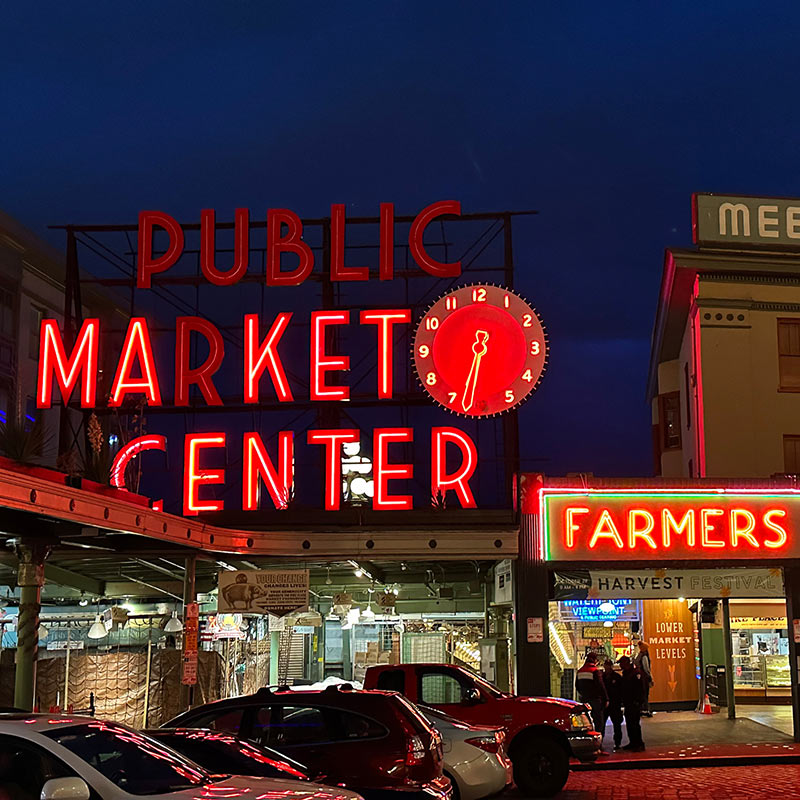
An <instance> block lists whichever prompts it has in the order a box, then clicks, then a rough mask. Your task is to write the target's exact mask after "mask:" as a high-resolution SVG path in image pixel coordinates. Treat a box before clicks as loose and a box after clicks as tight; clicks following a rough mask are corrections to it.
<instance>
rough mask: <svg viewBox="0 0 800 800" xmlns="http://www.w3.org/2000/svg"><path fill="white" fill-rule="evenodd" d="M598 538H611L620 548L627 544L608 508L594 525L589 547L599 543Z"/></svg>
mask: <svg viewBox="0 0 800 800" xmlns="http://www.w3.org/2000/svg"><path fill="white" fill-rule="evenodd" d="M598 539H611V540H612V541H613V542H614V544H615V545H616V546H617V547H618V548H619V549H620V550H622V549H623V548H624V547H625V545H624V544H623V543H622V537H621V536H620V535H619V531H618V530H617V526H616V525H615V524H614V520H613V519H611V513H610V512H609V510H608V509H607V508H606V509H604V510H603V513H602V514H601V515H600V519H599V520H597V525H595V527H594V533H593V534H592V538H591V540H590V541H589V547H590V548H594V547H595V545H597V540H598Z"/></svg>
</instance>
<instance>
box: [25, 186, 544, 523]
mask: <svg viewBox="0 0 800 800" xmlns="http://www.w3.org/2000/svg"><path fill="white" fill-rule="evenodd" d="M460 215H461V204H460V203H458V202H456V201H442V202H438V203H433V204H432V205H430V206H428V207H427V208H424V209H423V210H422V211H420V212H419V214H417V216H416V217H415V218H414V220H413V221H412V222H411V225H410V228H409V234H408V249H409V252H410V254H411V256H412V258H413V260H414V262H415V263H416V265H417V266H418V267H419V269H420V270H421V271H422V272H423V273H427V274H428V275H430V276H431V277H433V278H457V277H458V276H459V275H460V274H461V262H460V261H450V262H442V261H438V260H437V259H435V258H433V257H432V256H431V255H430V253H429V252H428V250H427V249H426V246H425V243H424V234H425V231H426V229H427V228H428V226H429V225H430V224H431V223H432V222H434V221H437V220H441V218H453V217H456V218H457V217H459V216H460ZM228 227H230V226H228ZM199 228H200V251H199V266H200V273H201V275H202V279H203V280H205V281H208V282H209V283H210V284H212V285H214V286H218V287H220V290H221V291H224V287H228V286H232V285H234V284H236V283H238V282H239V281H241V280H242V279H243V278H244V277H245V275H246V273H247V272H248V269H249V267H250V263H249V253H250V248H251V230H250V214H249V211H248V210H247V209H238V210H237V211H236V215H235V222H234V224H233V236H234V242H235V246H234V252H233V264H232V266H230V267H227V268H224V269H223V268H221V267H219V266H218V264H217V250H216V238H215V237H216V229H217V225H216V221H215V214H214V211H213V210H210V209H206V210H203V211H202V212H201V215H200V226H199ZM345 229H346V219H345V207H344V205H333V206H331V216H330V242H329V244H330V247H329V257H328V258H327V260H326V263H325V265H324V266H325V268H326V270H327V274H326V275H325V279H326V280H329V281H331V282H340V281H368V280H370V279H374V278H375V277H377V279H378V280H380V281H387V280H392V279H393V278H394V251H395V247H396V245H395V233H394V207H393V205H392V204H391V203H383V204H381V206H380V217H379V231H380V233H379V237H380V239H379V243H378V248H377V249H378V264H377V267H378V269H377V270H373V271H372V273H371V271H370V268H369V267H368V266H358V267H355V266H350V265H345ZM258 230H259V231H262V232H263V227H261V228H259V229H258ZM262 235H263V234H262ZM156 239H157V241H158V244H157V245H156V243H155V242H156ZM263 245H265V247H266V258H265V273H264V275H263V280H264V282H265V284H266V285H268V286H283V287H292V286H299V285H300V284H302V283H304V282H305V281H306V280H307V279H308V278H309V276H310V275H311V272H312V270H313V269H314V267H315V255H314V251H313V250H312V248H311V247H310V246H309V245H308V244H307V243H306V242H305V241H304V239H303V223H302V221H301V219H300V218H299V217H298V216H297V214H295V213H294V212H293V211H290V210H288V209H271V210H269V211H268V212H267V219H266V234H265V241H264V242H263ZM184 246H185V242H184V229H183V228H182V226H181V225H180V224H179V223H178V222H177V221H176V220H175V219H174V218H173V217H171V216H170V215H169V214H165V213H163V212H160V211H143V212H142V213H141V214H140V215H139V230H138V251H137V265H136V277H135V281H136V288H137V290H140V291H147V290H150V289H152V288H153V287H154V286H157V285H158V281H159V277H160V276H161V275H163V274H164V273H166V272H168V271H169V270H170V269H171V268H172V267H174V266H175V265H176V264H177V263H178V261H179V260H180V258H181V256H182V254H183V252H184ZM254 246H255V245H254ZM284 256H285V258H283V257H284ZM404 270H405V267H404ZM292 316H293V313H292V312H290V311H277V312H273V313H272V314H271V316H270V318H269V319H263V318H262V317H261V315H259V314H248V313H244V314H243V316H242V327H241V340H242V345H243V346H242V348H241V350H237V349H236V348H230V347H229V348H228V349H229V350H231V349H234V350H235V352H234V353H233V354H231V353H228V354H227V356H226V351H225V341H224V337H223V331H222V330H221V329H220V328H219V327H217V326H216V325H215V324H214V323H213V322H211V321H210V320H209V319H208V318H206V317H205V316H204V317H201V316H180V317H177V318H176V320H175V333H174V360H172V359H170V363H169V364H164V363H159V360H158V359H157V358H156V355H155V354H156V353H158V354H159V357H160V358H163V355H161V354H163V352H164V350H165V348H163V347H154V345H153V341H152V340H151V328H150V325H149V323H148V320H147V319H146V318H145V317H138V316H133V317H132V318H131V319H130V321H129V324H128V327H127V332H126V334H125V337H124V341H123V343H122V347H121V349H120V350H119V352H116V351H115V352H114V353H112V356H113V358H114V359H115V360H116V362H117V367H116V371H115V375H114V378H113V381H112V382H111V390H110V393H109V396H108V397H107V398H98V396H97V395H98V392H97V380H98V377H97V376H98V364H99V363H101V362H100V356H101V353H100V349H101V343H102V346H105V343H106V342H109V341H110V340H111V337H108V336H104V334H105V333H107V332H108V331H106V330H101V323H100V320H99V319H94V318H93V319H86V320H84V321H83V323H82V326H81V328H80V330H79V331H78V332H77V335H76V336H74V337H72V338H74V341H69V340H66V341H65V338H64V335H63V333H62V331H61V330H60V328H59V323H58V321H57V320H55V319H44V320H42V323H41V328H40V344H39V368H38V387H37V406H38V407H39V408H50V407H51V405H52V403H53V398H54V393H55V394H56V395H57V394H60V396H61V399H62V401H63V402H64V403H65V404H67V403H70V402H71V399H72V397H73V395H76V396H77V397H78V402H79V404H80V406H81V408H84V409H93V408H97V407H98V406H100V405H102V406H107V407H109V408H120V407H124V406H125V405H126V404H127V405H128V406H130V404H131V402H132V400H135V401H140V400H141V399H142V398H143V399H144V401H145V403H146V404H147V405H148V406H164V405H172V406H173V407H175V408H182V407H185V408H187V410H188V409H189V408H191V409H192V410H193V412H197V411H200V410H202V408H203V406H206V407H214V406H224V402H223V400H222V397H221V394H220V388H221V387H220V386H218V382H219V380H220V379H219V376H217V377H216V378H215V375H216V373H217V372H219V370H220V368H221V367H222V365H223V361H225V360H226V359H227V360H236V359H238V361H237V362H236V371H237V372H238V374H239V375H240V376H241V382H239V381H236V384H237V385H236V386H235V387H233V391H235V392H239V391H241V395H240V397H241V400H240V401H239V402H240V403H241V405H242V406H243V407H244V408H246V409H247V410H248V411H249V410H250V409H252V410H253V411H257V410H258V408H259V405H260V404H263V403H265V402H269V403H272V404H275V403H277V404H278V405H281V404H286V406H287V408H289V407H291V404H292V403H294V402H296V400H295V398H296V396H298V395H299V394H300V393H302V394H303V397H302V399H303V400H306V399H308V400H310V401H312V402H337V403H339V402H341V403H346V402H348V401H349V400H350V399H351V398H350V387H349V386H348V385H347V382H346V374H347V372H348V371H349V370H350V366H351V365H350V356H349V355H348V354H346V353H344V352H340V350H339V349H338V348H337V347H336V346H334V344H333V343H334V340H335V338H336V333H337V331H342V330H343V329H344V328H345V327H347V326H358V327H359V331H360V335H362V336H363V337H373V339H372V340H373V341H374V346H372V347H371V353H372V354H374V362H373V363H374V372H375V374H376V382H375V401H376V405H380V403H381V402H383V401H391V400H393V398H394V396H395V395H394V376H393V369H394V363H395V346H396V343H397V341H398V338H399V334H401V333H402V332H403V330H404V329H407V328H408V326H410V325H412V324H414V323H416V325H417V327H416V333H415V334H414V338H413V341H414V347H413V349H412V353H411V354H410V358H411V359H412V362H413V364H414V367H415V369H416V372H417V376H418V378H419V383H420V386H421V387H422V389H423V390H424V391H425V392H426V393H427V394H428V395H429V396H430V398H431V400H432V401H434V402H437V403H439V404H440V405H442V406H444V408H446V409H447V410H448V411H450V412H452V413H454V414H457V415H460V416H462V417H470V418H485V417H490V416H493V415H495V414H498V413H502V412H504V411H508V410H510V409H512V408H514V407H516V406H517V405H518V404H519V403H520V402H522V401H523V400H524V399H526V398H527V397H528V396H529V395H530V394H531V393H532V392H533V391H534V390H535V388H536V386H537V384H538V382H539V379H540V378H541V375H542V372H543V370H544V367H545V364H546V360H547V342H546V337H545V333H544V328H543V326H542V324H541V321H540V320H539V318H538V315H537V314H536V312H535V311H534V309H533V308H532V307H531V306H530V305H529V304H528V303H526V302H525V301H524V300H523V299H522V298H520V297H519V296H518V295H516V294H515V293H513V292H512V291H510V290H508V289H503V288H501V287H497V286H488V285H483V284H474V285H469V286H459V287H458V288H456V289H453V290H452V291H450V292H448V293H447V294H446V295H444V297H442V298H441V299H440V300H438V301H437V302H435V303H434V305H433V306H431V308H429V309H428V311H427V312H426V313H425V314H424V315H423V316H422V318H421V319H418V320H412V309H411V308H362V309H360V310H355V309H348V308H338V307H335V308H325V309H320V310H312V311H311V312H310V321H309V324H308V326H307V328H306V329H305V335H306V336H307V344H306V346H305V348H304V349H305V352H307V353H309V373H308V383H307V387H308V388H307V389H306V387H305V381H298V380H297V379H296V378H295V377H293V374H296V370H297V365H296V364H290V365H289V366H290V367H291V369H287V368H286V367H285V363H287V362H286V359H287V358H288V356H287V353H286V351H285V348H286V342H285V341H283V339H284V334H286V333H287V331H288V329H289V326H290V322H291V324H292V326H293V329H294V330H295V331H298V330H299V331H301V332H302V326H299V325H297V324H296V322H297V321H296V320H295V321H294V322H292ZM152 334H153V336H155V335H158V336H160V337H163V336H164V334H163V333H160V332H159V333H158V334H156V333H155V329H153V331H152ZM167 335H169V334H167ZM367 341H369V339H367ZM282 345H283V348H282ZM282 349H283V353H282ZM198 352H201V353H204V352H207V353H208V355H207V356H206V357H205V359H204V360H203V359H201V358H199V357H198ZM102 355H103V357H104V359H107V357H108V356H107V354H106V353H102ZM198 361H201V362H202V363H197V362H198ZM359 366H361V365H360V364H359ZM166 375H169V379H166V378H165V376H166ZM173 376H174V383H172V381H171V379H172V378H173ZM290 378H291V380H290ZM168 380H169V382H170V384H171V385H172V396H171V398H167V396H166V394H167V389H166V387H167V385H168V384H167V381H168ZM228 388H231V387H228ZM274 433H275V436H276V446H275V447H273V448H272V449H273V452H271V453H270V452H268V448H267V446H266V444H265V442H264V441H263V439H262V437H261V434H260V432H257V431H248V432H245V433H244V434H243V435H240V434H237V435H236V439H235V440H234V441H231V440H232V439H233V437H232V436H230V435H229V434H227V433H226V432H225V431H222V430H212V431H211V432H203V433H195V432H188V433H186V434H185V436H184V437H183V441H182V442H181V443H180V445H179V447H178V452H182V453H183V513H184V514H186V515H196V514H199V513H201V512H213V511H221V510H223V509H224V508H225V501H224V500H223V499H222V498H221V497H220V496H219V495H220V494H221V492H220V491H219V489H220V488H221V487H222V485H224V484H225V483H226V481H228V480H229V479H230V477H231V476H229V475H226V470H225V469H222V468H215V469H211V468H209V467H208V464H209V461H210V460H211V459H214V458H215V457H214V451H216V453H217V455H216V460H219V459H220V458H221V455H222V451H225V450H227V449H235V450H236V451H238V455H237V457H235V458H233V459H231V461H232V462H233V463H241V485H242V494H241V506H240V508H241V509H242V510H244V511H256V510H258V509H259V508H260V506H261V502H262V499H263V498H262V497H261V494H262V493H261V487H262V485H263V486H264V487H265V488H266V490H267V491H266V493H265V495H264V496H265V497H267V496H268V498H269V501H270V502H271V503H272V504H273V505H274V507H275V508H286V507H288V505H289V501H290V498H291V496H292V493H293V487H294V479H295V445H296V444H297V442H296V437H295V435H294V432H293V431H291V430H284V431H276V432H274ZM415 437H416V438H417V439H419V438H423V437H424V438H425V439H426V440H427V442H428V443H429V453H430V460H429V463H430V470H431V473H430V492H431V497H433V498H439V499H447V497H448V494H451V493H452V494H454V495H455V497H456V499H457V500H458V502H459V504H460V505H461V506H462V507H464V508H472V507H475V505H476V502H475V497H474V493H473V490H472V487H471V484H470V481H471V479H472V478H473V475H474V473H475V471H476V469H477V466H478V463H479V458H478V450H477V447H476V444H475V442H474V441H473V439H472V438H471V437H470V436H469V435H468V433H467V432H466V431H464V430H462V429H460V428H458V427H454V426H449V425H447V426H438V427H432V428H430V430H429V431H427V432H425V433H423V432H421V431H416V430H414V429H413V428H405V427H403V428H400V427H396V428H388V427H387V428H375V429H374V430H373V431H372V435H371V440H372V469H373V480H374V493H373V496H372V506H373V508H375V509H383V510H405V509H411V508H412V506H413V497H412V495H410V494H404V493H402V492H401V491H400V490H399V489H397V488H394V489H393V488H392V486H394V487H397V486H398V482H399V481H404V480H408V479H410V478H412V477H413V476H414V465H413V464H411V463H403V462H401V461H399V460H397V452H396V451H397V449H398V448H399V447H400V446H402V445H404V444H408V443H410V442H413V441H414V439H415ZM304 439H305V442H304V444H305V445H307V446H311V447H316V448H321V453H322V455H323V462H324V464H325V474H324V507H325V509H326V510H332V511H335V510H337V509H339V507H340V504H341V499H342V473H341V454H342V449H343V447H344V446H345V445H347V444H350V443H355V442H360V441H361V439H362V434H361V432H360V431H359V430H358V429H356V428H352V427H348V428H336V429H330V428H324V429H312V430H308V431H306V433H305V437H304ZM167 448H168V443H167V439H166V437H165V436H163V435H160V434H156V433H153V434H148V435H145V436H140V437H138V438H135V439H133V440H132V441H130V442H127V443H125V444H124V446H123V447H122V448H121V450H120V451H119V453H118V454H117V457H116V460H115V462H114V465H113V467H112V470H111V479H112V484H113V485H114V486H117V487H120V488H123V487H124V476H125V470H126V468H127V466H128V464H129V463H130V462H131V460H132V459H134V458H136V457H138V456H139V455H141V454H142V453H145V452H147V451H149V450H160V451H167ZM390 454H391V457H390ZM173 458H174V455H173ZM226 461H227V459H226ZM203 462H205V465H206V466H204V465H203ZM227 472H230V470H227ZM228 503H229V505H230V501H228Z"/></svg>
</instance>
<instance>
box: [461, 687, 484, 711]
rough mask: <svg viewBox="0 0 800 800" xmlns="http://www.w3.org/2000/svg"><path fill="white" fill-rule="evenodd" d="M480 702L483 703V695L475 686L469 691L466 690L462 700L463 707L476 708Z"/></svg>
mask: <svg viewBox="0 0 800 800" xmlns="http://www.w3.org/2000/svg"><path fill="white" fill-rule="evenodd" d="M480 702H481V693H480V692H479V691H478V690H477V689H476V688H475V687H474V686H471V687H470V688H469V689H466V690H465V691H464V695H463V697H462V698H461V703H462V705H465V706H474V705H477V704H478V703H480Z"/></svg>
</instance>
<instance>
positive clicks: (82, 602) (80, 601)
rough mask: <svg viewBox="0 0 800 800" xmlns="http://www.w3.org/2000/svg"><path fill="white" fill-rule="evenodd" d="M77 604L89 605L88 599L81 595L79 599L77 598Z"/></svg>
mask: <svg viewBox="0 0 800 800" xmlns="http://www.w3.org/2000/svg"><path fill="white" fill-rule="evenodd" d="M78 605H79V606H88V605H89V601H88V600H87V599H86V598H85V597H81V599H80V600H78Z"/></svg>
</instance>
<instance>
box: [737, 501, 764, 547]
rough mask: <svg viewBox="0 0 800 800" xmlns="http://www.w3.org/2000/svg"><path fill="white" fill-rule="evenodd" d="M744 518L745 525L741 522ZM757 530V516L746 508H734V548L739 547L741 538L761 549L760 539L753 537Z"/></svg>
mask: <svg viewBox="0 0 800 800" xmlns="http://www.w3.org/2000/svg"><path fill="white" fill-rule="evenodd" d="M742 517H744V524H742V523H741V522H740V518H742ZM755 529H756V518H755V515H754V514H753V513H752V512H750V511H748V510H747V509H745V508H732V509H731V544H732V545H733V546H734V547H738V546H739V537H740V536H741V537H742V538H743V539H747V541H748V542H750V544H751V545H753V547H761V545H760V544H759V543H758V539H756V537H755V536H753V531H754V530H755Z"/></svg>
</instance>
